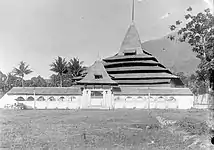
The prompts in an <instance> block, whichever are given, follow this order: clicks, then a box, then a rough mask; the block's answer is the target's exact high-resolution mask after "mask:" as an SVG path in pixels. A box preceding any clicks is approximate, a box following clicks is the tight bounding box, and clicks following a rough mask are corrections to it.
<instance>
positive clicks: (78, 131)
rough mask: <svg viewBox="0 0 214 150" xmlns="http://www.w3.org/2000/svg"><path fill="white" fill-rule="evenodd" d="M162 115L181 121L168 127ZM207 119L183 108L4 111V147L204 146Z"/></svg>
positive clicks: (0, 124) (0, 127) (0, 121)
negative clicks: (158, 118) (160, 120)
mask: <svg viewBox="0 0 214 150" xmlns="http://www.w3.org/2000/svg"><path fill="white" fill-rule="evenodd" d="M157 116H161V117H163V118H166V119H170V120H175V121H176V123H175V124H173V125H165V126H162V125H161V124H160V122H158V120H157V119H156V117H157ZM207 117H208V112H207V111H178V110H170V111H166V110H152V111H149V110H115V111H103V110H80V111H74V110H0V149H3V148H8V149H65V150H67V149H68V150H70V149H154V150H156V149H175V150H176V149H179V150H180V149H191V148H193V149H203V147H199V146H198V145H197V144H203V145H205V146H206V144H207V143H209V135H208V132H207V126H206V124H205V121H206V120H207ZM196 140H200V141H201V142H195V141H196ZM194 142H195V143H194ZM204 148H205V147H204ZM205 149H207V147H206V148H205Z"/></svg>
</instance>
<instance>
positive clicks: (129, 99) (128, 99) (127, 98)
mask: <svg viewBox="0 0 214 150" xmlns="http://www.w3.org/2000/svg"><path fill="white" fill-rule="evenodd" d="M132 100H133V98H132V97H131V96H127V97H126V98H125V101H126V102H131V101H132Z"/></svg>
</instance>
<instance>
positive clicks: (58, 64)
mask: <svg viewBox="0 0 214 150" xmlns="http://www.w3.org/2000/svg"><path fill="white" fill-rule="evenodd" d="M50 70H51V71H53V72H54V74H52V75H51V76H50V78H49V79H44V78H43V77H41V76H37V77H32V78H31V79H30V80H24V77H25V76H26V75H28V74H30V73H32V72H33V70H32V69H30V66H29V65H28V64H27V63H26V62H24V61H21V62H20V63H19V65H18V67H16V68H14V69H13V70H12V71H11V72H10V73H8V74H4V73H2V72H1V71H0V91H1V93H6V92H8V91H9V90H10V89H11V88H12V87H69V86H72V85H73V84H75V82H74V78H75V77H79V76H82V74H83V73H84V70H86V67H84V66H83V61H80V60H79V59H78V58H72V59H70V60H69V61H67V60H66V59H65V58H62V57H59V56H58V58H56V59H55V60H54V62H52V63H51V64H50Z"/></svg>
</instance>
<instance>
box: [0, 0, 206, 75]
mask: <svg viewBox="0 0 214 150" xmlns="http://www.w3.org/2000/svg"><path fill="white" fill-rule="evenodd" d="M188 6H192V8H193V9H194V10H195V11H196V12H199V11H202V10H203V9H204V8H206V7H207V4H206V3H205V2H204V1H202V0H141V2H139V1H137V0H136V7H135V22H136V27H137V29H138V31H139V34H140V36H141V40H142V41H146V40H151V39H156V38H160V37H162V36H164V35H166V34H167V33H169V28H168V26H169V25H170V24H173V23H174V22H175V20H178V19H181V18H183V14H184V13H185V10H186V8H187V7H188ZM131 7H132V0H0V71H2V72H3V73H8V72H10V71H12V69H13V68H14V67H16V66H17V65H18V64H19V62H20V61H22V60H23V61H25V62H27V63H28V64H29V65H30V67H31V69H32V70H33V71H34V72H33V73H32V74H31V75H28V76H26V79H28V78H31V77H32V76H38V75H41V76H42V77H44V78H48V77H49V76H50V75H51V74H52V72H51V71H50V66H49V65H50V64H51V62H53V61H54V59H55V58H56V57H57V56H62V57H65V58H66V59H67V60H69V59H71V58H73V57H78V58H79V59H80V60H82V61H84V64H85V65H87V66H88V65H91V64H93V63H94V61H95V60H96V59H97V56H98V52H99V54H100V56H101V57H102V58H106V57H108V56H112V55H115V54H116V53H117V52H118V51H119V48H120V45H121V42H122V40H123V38H124V36H125V34H126V31H127V29H128V27H129V25H130V23H131ZM148 51H149V50H148Z"/></svg>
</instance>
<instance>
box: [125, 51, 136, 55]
mask: <svg viewBox="0 0 214 150" xmlns="http://www.w3.org/2000/svg"><path fill="white" fill-rule="evenodd" d="M124 55H125V56H127V55H136V52H129V53H128V52H126V53H124Z"/></svg>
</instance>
